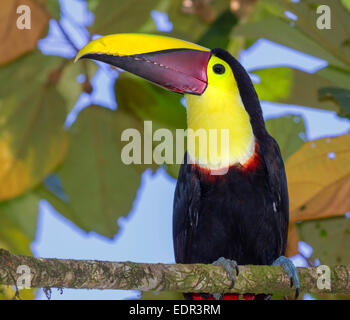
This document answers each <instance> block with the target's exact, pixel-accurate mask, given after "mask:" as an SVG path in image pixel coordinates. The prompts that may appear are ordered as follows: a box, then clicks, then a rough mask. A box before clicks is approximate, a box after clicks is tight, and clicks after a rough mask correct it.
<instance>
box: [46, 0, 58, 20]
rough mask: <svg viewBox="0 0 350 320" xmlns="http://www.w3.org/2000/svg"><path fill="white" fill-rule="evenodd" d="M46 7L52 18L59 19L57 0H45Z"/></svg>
mask: <svg viewBox="0 0 350 320" xmlns="http://www.w3.org/2000/svg"><path fill="white" fill-rule="evenodd" d="M46 9H47V11H48V12H49V13H50V14H51V16H52V17H53V18H55V19H56V20H59V19H60V17H61V7H60V3H59V0H46Z"/></svg>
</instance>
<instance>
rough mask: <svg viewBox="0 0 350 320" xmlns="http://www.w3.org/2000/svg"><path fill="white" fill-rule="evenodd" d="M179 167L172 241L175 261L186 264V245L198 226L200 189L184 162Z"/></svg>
mask: <svg viewBox="0 0 350 320" xmlns="http://www.w3.org/2000/svg"><path fill="white" fill-rule="evenodd" d="M186 159H187V154H185V160H184V163H183V164H182V165H181V168H180V172H179V177H178V179H177V185H176V190H175V196H174V208H173V241H174V250H175V261H176V262H177V263H186V262H188V261H187V260H188V259H187V258H186V257H187V244H188V243H190V242H191V237H192V232H193V231H194V230H195V228H196V226H197V224H198V214H199V210H200V208H199V207H198V206H199V204H200V196H201V187H200V181H199V179H198V176H197V175H195V174H193V171H192V170H193V168H192V166H191V165H188V164H187V162H186Z"/></svg>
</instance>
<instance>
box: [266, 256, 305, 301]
mask: <svg viewBox="0 0 350 320" xmlns="http://www.w3.org/2000/svg"><path fill="white" fill-rule="evenodd" d="M272 265H273V266H281V267H282V268H283V269H284V270H285V271H286V272H287V274H288V276H289V280H290V286H291V288H292V287H293V285H294V284H295V299H297V298H298V297H299V292H300V282H299V277H298V271H297V268H296V267H295V266H294V264H293V262H292V261H291V260H290V259H288V258H286V257H285V256H280V257H279V258H277V259H276V260H275V261H274V262H273V263H272Z"/></svg>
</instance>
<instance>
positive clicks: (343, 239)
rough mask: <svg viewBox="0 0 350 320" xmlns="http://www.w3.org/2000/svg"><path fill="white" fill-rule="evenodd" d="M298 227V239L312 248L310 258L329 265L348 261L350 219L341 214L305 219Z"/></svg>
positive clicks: (349, 252)
mask: <svg viewBox="0 0 350 320" xmlns="http://www.w3.org/2000/svg"><path fill="white" fill-rule="evenodd" d="M298 229H299V235H300V240H302V241H305V242H307V243H308V244H309V245H311V246H312V248H313V252H312V256H311V259H312V260H314V259H319V260H320V262H321V264H325V265H329V266H332V265H339V264H344V265H346V264H349V263H350V219H347V218H345V217H344V216H342V217H336V218H331V219H320V220H312V221H305V222H302V223H300V224H298Z"/></svg>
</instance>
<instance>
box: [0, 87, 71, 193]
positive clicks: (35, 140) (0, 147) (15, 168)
mask: <svg viewBox="0 0 350 320" xmlns="http://www.w3.org/2000/svg"><path fill="white" fill-rule="evenodd" d="M65 108H66V105H65V101H64V100H63V98H62V96H61V95H60V94H59V93H58V92H57V91H56V90H55V88H54V87H52V86H48V87H42V88H41V89H40V90H38V91H33V93H31V94H28V96H26V97H23V98H22V99H17V98H16V97H9V98H7V99H5V100H3V101H2V104H1V123H0V163H1V166H0V200H4V199H9V198H13V197H15V196H17V195H20V194H22V193H23V192H25V191H26V190H28V189H30V188H32V187H34V186H36V185H37V184H39V183H40V182H41V181H42V180H43V179H44V178H45V176H46V175H48V174H49V173H50V172H52V171H53V170H54V169H55V168H56V167H57V165H58V164H59V163H61V162H62V160H63V159H64V156H65V154H66V150H67V145H68V139H67V134H66V132H65V131H64V129H63V123H64V121H65V117H66V110H65Z"/></svg>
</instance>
